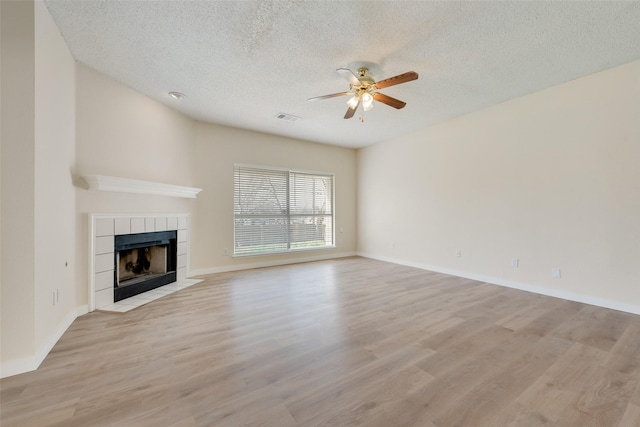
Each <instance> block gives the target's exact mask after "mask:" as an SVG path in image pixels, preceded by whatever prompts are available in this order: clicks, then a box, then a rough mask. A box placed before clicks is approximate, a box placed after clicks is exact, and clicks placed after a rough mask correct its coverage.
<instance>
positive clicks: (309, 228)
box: [233, 165, 333, 255]
mask: <svg viewBox="0 0 640 427" xmlns="http://www.w3.org/2000/svg"><path fill="white" fill-rule="evenodd" d="M233 182H234V203H233V210H234V250H233V254H234V255H256V254H269V253H275V252H286V251H293V250H302V249H313V248H323V247H333V175H331V174H323V173H313V172H302V171H289V170H281V169H266V168H260V167H254V166H244V165H235V166H234V179H233Z"/></svg>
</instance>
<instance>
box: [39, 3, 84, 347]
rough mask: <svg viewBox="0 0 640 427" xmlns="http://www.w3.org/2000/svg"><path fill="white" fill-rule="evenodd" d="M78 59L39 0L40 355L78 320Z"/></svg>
mask: <svg viewBox="0 0 640 427" xmlns="http://www.w3.org/2000/svg"><path fill="white" fill-rule="evenodd" d="M74 70H75V61H74V60H73V57H72V56H71V53H70V52H69V50H68V49H67V46H66V44H65V42H64V40H63V38H62V36H61V35H60V32H59V31H58V27H56V25H55V23H54V22H53V19H52V18H51V16H50V15H49V12H48V10H47V8H46V6H45V5H44V3H42V2H40V1H37V2H35V81H34V83H35V93H36V96H35V217H34V224H35V257H34V274H35V283H36V286H35V295H34V304H35V342H36V347H37V349H38V351H43V352H44V354H42V355H41V356H40V357H44V356H45V355H46V353H47V352H48V351H49V350H50V349H51V347H53V345H54V344H55V342H56V341H57V339H58V338H59V337H60V336H61V335H62V333H63V332H64V331H65V330H66V328H67V327H68V326H69V325H70V324H71V322H72V321H73V320H74V319H75V317H76V313H77V308H76V307H77V302H76V284H75V277H74V268H75V239H74V237H75V223H74V213H75V188H74V187H73V181H72V176H71V173H72V168H73V165H74V162H75V72H74Z"/></svg>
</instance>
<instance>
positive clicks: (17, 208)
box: [0, 1, 77, 376]
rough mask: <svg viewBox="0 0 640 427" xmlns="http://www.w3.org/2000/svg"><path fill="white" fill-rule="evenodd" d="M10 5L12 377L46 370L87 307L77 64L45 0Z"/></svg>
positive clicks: (6, 330) (7, 223)
mask: <svg viewBox="0 0 640 427" xmlns="http://www.w3.org/2000/svg"><path fill="white" fill-rule="evenodd" d="M1 7H2V59H3V62H2V71H3V73H2V104H3V107H4V108H3V109H2V124H3V126H2V161H3V163H2V246H3V248H2V253H3V257H2V292H1V294H2V351H1V354H0V355H1V358H0V360H1V361H2V373H1V374H2V376H6V375H11V374H13V373H17V372H22V371H24V370H28V369H33V368H34V367H36V366H38V364H39V363H40V362H41V361H42V359H43V358H44V357H45V356H46V354H47V353H48V352H49V350H50V349H51V347H52V346H53V345H54V344H55V342H56V341H57V339H58V338H59V337H60V336H61V335H62V333H63V332H64V331H65V330H66V328H67V327H68V326H69V325H70V324H71V322H72V321H73V319H75V317H76V313H77V302H76V291H75V289H76V286H75V282H74V274H73V265H74V263H73V261H74V255H75V252H74V249H75V248H74V215H73V214H74V210H75V209H74V205H75V190H74V188H73V185H72V180H71V170H70V169H71V167H72V165H73V162H74V150H75V135H74V132H75V130H74V127H75V126H74V115H75V111H74V85H75V82H74V66H75V65H74V64H75V63H74V61H73V58H72V57H71V54H70V53H69V51H68V50H67V47H66V45H65V43H64V41H63V39H62V37H61V36H60V33H59V31H58V29H57V27H56V26H55V24H54V23H53V20H52V19H51V17H50V16H49V13H48V11H47V9H46V7H45V6H44V4H43V3H42V2H39V1H37V2H26V1H25V2H2V4H1ZM8 107H9V108H8ZM65 264H66V265H65Z"/></svg>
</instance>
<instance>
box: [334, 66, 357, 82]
mask: <svg viewBox="0 0 640 427" xmlns="http://www.w3.org/2000/svg"><path fill="white" fill-rule="evenodd" d="M336 71H337V72H338V74H340V75H341V76H342V77H344V78H345V79H347V81H348V82H349V83H350V84H352V85H353V86H360V80H358V78H357V77H356V75H355V74H353V72H352V71H351V70H349V69H348V68H338V69H337V70H336Z"/></svg>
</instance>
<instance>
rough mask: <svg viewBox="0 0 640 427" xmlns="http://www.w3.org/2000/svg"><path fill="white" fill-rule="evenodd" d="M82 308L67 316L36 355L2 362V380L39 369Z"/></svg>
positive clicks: (0, 366)
mask: <svg viewBox="0 0 640 427" xmlns="http://www.w3.org/2000/svg"><path fill="white" fill-rule="evenodd" d="M80 308H81V307H80ZM80 308H78V309H77V310H74V311H71V312H69V314H67V316H66V317H65V318H64V320H63V321H62V323H60V325H59V326H58V329H57V330H56V331H55V333H54V334H53V335H52V336H51V337H50V338H49V341H48V342H47V343H46V344H45V345H44V346H43V347H42V348H41V349H40V350H39V351H37V352H36V354H34V355H33V356H30V357H24V358H22V359H18V360H11V361H9V362H2V363H1V364H0V378H6V377H11V376H13V375H18V374H23V373H25V372H30V371H35V370H36V369H38V366H40V364H41V363H42V361H43V360H44V359H45V357H47V355H48V354H49V352H50V351H51V349H52V348H53V346H54V345H56V343H57V342H58V340H59V339H60V337H62V335H63V334H64V333H65V332H66V331H67V329H69V326H71V324H72V323H73V321H74V320H76V317H77V316H78V312H79V311H80ZM85 313H86V312H85Z"/></svg>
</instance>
